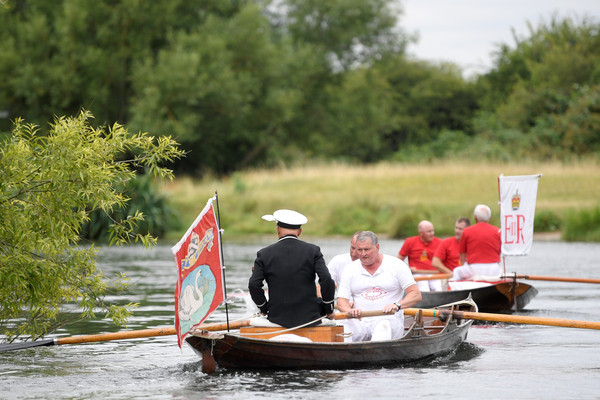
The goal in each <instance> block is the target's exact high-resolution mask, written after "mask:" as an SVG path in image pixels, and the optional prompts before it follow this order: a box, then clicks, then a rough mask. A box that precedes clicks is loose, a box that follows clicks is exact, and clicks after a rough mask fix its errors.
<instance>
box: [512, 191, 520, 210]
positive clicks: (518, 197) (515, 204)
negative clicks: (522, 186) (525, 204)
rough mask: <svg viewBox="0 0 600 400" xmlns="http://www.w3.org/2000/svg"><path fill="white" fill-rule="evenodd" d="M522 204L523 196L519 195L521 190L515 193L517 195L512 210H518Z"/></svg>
mask: <svg viewBox="0 0 600 400" xmlns="http://www.w3.org/2000/svg"><path fill="white" fill-rule="evenodd" d="M520 204H521V195H520V194H519V189H517V191H516V192H515V194H514V195H513V197H512V209H513V210H518V209H519V205H520Z"/></svg>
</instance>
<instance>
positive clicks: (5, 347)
mask: <svg viewBox="0 0 600 400" xmlns="http://www.w3.org/2000/svg"><path fill="white" fill-rule="evenodd" d="M55 344H56V341H55V340H54V339H43V340H36V341H33V342H20V343H8V344H2V345H0V353H1V352H3V351H12V350H22V349H29V348H32V347H41V346H53V345H55Z"/></svg>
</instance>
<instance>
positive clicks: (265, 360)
mask: <svg viewBox="0 0 600 400" xmlns="http://www.w3.org/2000/svg"><path fill="white" fill-rule="evenodd" d="M440 309H447V310H454V311H457V310H463V311H477V305H476V304H475V302H474V301H473V300H472V299H470V298H468V299H466V300H462V301H460V302H455V303H453V304H448V305H446V306H443V307H440ZM422 314H423V313H422V310H419V312H418V313H416V314H415V315H405V326H406V333H405V335H404V336H403V337H402V338H400V339H397V340H390V341H379V342H343V338H341V337H339V336H337V335H331V336H330V337H327V338H323V337H321V338H320V339H318V340H319V341H309V342H290V341H286V340H281V339H279V337H278V336H275V337H271V339H266V338H258V337H256V336H250V335H247V334H246V335H245V333H244V331H231V332H220V333H217V332H209V331H196V332H193V333H192V334H191V335H189V336H188V337H187V338H186V341H187V342H188V344H190V345H191V346H192V348H193V349H194V350H195V351H196V353H198V354H199V355H200V356H201V357H202V370H203V372H206V373H211V372H213V371H215V370H216V368H217V366H219V367H223V368H236V369H238V368H239V369H350V368H365V367H380V366H393V365H402V364H407V363H411V362H415V361H417V360H423V359H427V358H433V357H435V356H437V355H440V354H444V353H449V352H451V351H452V350H454V349H456V348H457V346H458V345H459V344H460V343H462V342H463V341H464V340H465V339H466V337H467V333H468V330H469V328H470V326H471V325H472V323H473V321H472V320H466V319H456V318H454V317H453V316H452V315H450V316H449V317H448V318H444V319H440V318H439V317H427V316H423V315H422ZM374 318H376V317H374ZM327 328H332V327H317V329H325V330H327ZM279 329H281V330H283V329H285V328H279ZM302 329H307V328H302ZM302 329H296V330H293V331H289V330H288V331H286V332H285V334H290V333H291V334H298V335H301V332H300V331H301V330H302ZM311 329H314V328H311ZM337 329H338V330H339V327H338V328H337ZM328 331H329V332H332V330H331V329H329V330H328ZM269 336H273V334H272V332H271V333H270V334H269ZM302 336H304V335H302ZM325 336H327V335H325ZM333 336H335V337H333Z"/></svg>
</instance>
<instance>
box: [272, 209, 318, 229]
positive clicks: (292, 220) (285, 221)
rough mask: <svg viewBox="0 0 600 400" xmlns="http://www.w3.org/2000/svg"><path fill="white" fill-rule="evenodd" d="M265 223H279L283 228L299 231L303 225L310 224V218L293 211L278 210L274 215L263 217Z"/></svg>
mask: <svg viewBox="0 0 600 400" xmlns="http://www.w3.org/2000/svg"><path fill="white" fill-rule="evenodd" d="M262 219H264V220H265V221H277V225H279V226H281V227H282V228H289V229H299V228H300V226H301V225H303V224H305V223H307V222H308V218H306V217H305V216H304V215H302V214H300V213H299V212H297V211H293V210H277V211H275V212H274V213H273V215H263V216H262Z"/></svg>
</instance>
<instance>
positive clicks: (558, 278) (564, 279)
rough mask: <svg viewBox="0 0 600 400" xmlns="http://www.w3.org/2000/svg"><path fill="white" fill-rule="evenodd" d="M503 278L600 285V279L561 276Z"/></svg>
mask: <svg viewBox="0 0 600 400" xmlns="http://www.w3.org/2000/svg"><path fill="white" fill-rule="evenodd" d="M503 278H515V279H529V280H532V281H556V282H579V283H600V279H588V278H570V277H561V276H539V275H507V276H504V277H503Z"/></svg>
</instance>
